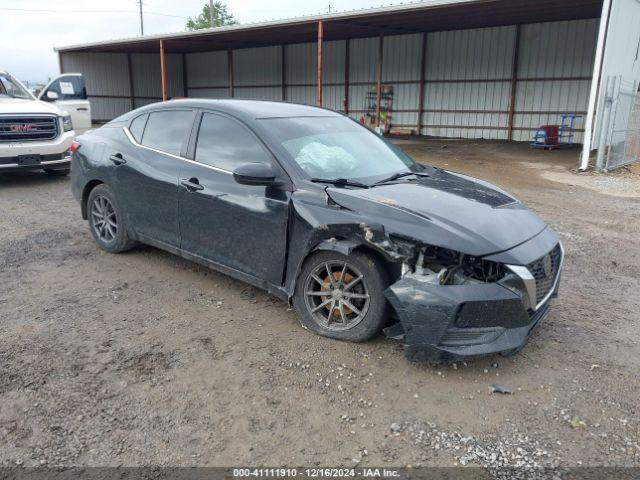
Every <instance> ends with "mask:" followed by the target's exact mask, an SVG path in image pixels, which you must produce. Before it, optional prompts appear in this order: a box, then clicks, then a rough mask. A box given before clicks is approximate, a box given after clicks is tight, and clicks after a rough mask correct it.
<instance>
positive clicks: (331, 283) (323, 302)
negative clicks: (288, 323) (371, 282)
mask: <svg viewBox="0 0 640 480" xmlns="http://www.w3.org/2000/svg"><path fill="white" fill-rule="evenodd" d="M304 298H305V304H306V306H307V308H308V309H309V312H310V313H311V315H312V316H313V317H314V319H315V320H316V322H317V323H318V324H319V325H321V326H323V327H325V328H327V329H329V330H349V329H350V328H353V327H355V326H356V325H357V324H359V323H360V322H361V321H362V320H363V319H364V317H365V315H366V314H367V311H368V310H369V302H370V296H369V290H368V287H367V282H366V279H365V278H364V276H363V275H362V273H360V271H359V270H358V269H357V268H355V267H354V266H353V265H350V264H349V263H348V262H344V261H330V262H323V263H321V264H320V265H318V266H316V267H315V268H314V269H313V270H312V271H311V273H310V274H309V276H308V277H307V279H306V281H305V286H304Z"/></svg>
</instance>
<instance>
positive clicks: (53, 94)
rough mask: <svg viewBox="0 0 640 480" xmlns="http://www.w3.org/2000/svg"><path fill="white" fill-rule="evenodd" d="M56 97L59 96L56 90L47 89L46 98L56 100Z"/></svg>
mask: <svg viewBox="0 0 640 480" xmlns="http://www.w3.org/2000/svg"><path fill="white" fill-rule="evenodd" d="M58 98H60V97H58V94H57V93H56V92H52V91H51V90H47V100H51V101H54V100H58Z"/></svg>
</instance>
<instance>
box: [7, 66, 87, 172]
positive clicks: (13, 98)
mask: <svg viewBox="0 0 640 480" xmlns="http://www.w3.org/2000/svg"><path fill="white" fill-rule="evenodd" d="M90 108H91V107H90V105H89V101H88V100H87V92H86V89H85V86H84V79H83V78H82V75H80V74H77V73H69V74H64V75H61V76H59V77H57V78H54V79H53V80H51V81H50V82H49V83H48V84H47V86H46V87H44V88H43V89H42V91H41V92H40V94H39V95H38V97H37V98H36V97H34V96H33V95H32V94H31V93H30V92H29V91H28V90H27V89H26V88H25V86H24V85H23V84H22V83H20V81H19V80H17V79H16V78H15V77H13V76H12V75H11V74H9V73H8V72H4V71H1V70H0V173H2V172H5V171H10V170H34V169H42V170H44V171H45V172H46V173H48V174H50V175H66V174H67V173H69V166H70V162H71V152H70V149H71V148H72V144H73V140H74V138H75V137H76V135H80V134H82V133H84V132H85V131H87V130H88V129H89V128H91V109H90Z"/></svg>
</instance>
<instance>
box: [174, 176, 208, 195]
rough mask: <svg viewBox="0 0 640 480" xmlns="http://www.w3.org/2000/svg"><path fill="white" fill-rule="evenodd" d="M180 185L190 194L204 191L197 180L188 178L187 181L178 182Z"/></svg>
mask: <svg viewBox="0 0 640 480" xmlns="http://www.w3.org/2000/svg"><path fill="white" fill-rule="evenodd" d="M180 185H182V186H183V187H185V188H186V189H187V190H189V191H190V192H195V191H198V190H204V186H202V185H200V182H199V181H198V179H197V178H190V179H189V180H180Z"/></svg>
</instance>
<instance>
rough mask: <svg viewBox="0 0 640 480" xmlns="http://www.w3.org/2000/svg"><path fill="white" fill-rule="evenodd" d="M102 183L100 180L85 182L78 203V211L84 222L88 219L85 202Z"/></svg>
mask: <svg viewBox="0 0 640 480" xmlns="http://www.w3.org/2000/svg"><path fill="white" fill-rule="evenodd" d="M103 183H104V182H103V181H102V180H97V179H95V180H91V181H89V182H87V184H86V185H85V186H84V188H83V189H82V201H81V203H80V209H81V211H82V219H83V220H86V219H87V217H88V213H87V201H88V200H89V195H90V194H91V191H92V190H93V189H94V188H96V187H97V186H98V185H102V184H103Z"/></svg>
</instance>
